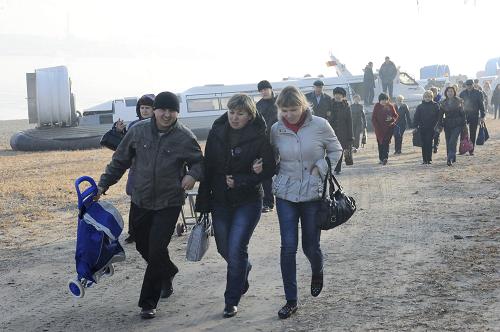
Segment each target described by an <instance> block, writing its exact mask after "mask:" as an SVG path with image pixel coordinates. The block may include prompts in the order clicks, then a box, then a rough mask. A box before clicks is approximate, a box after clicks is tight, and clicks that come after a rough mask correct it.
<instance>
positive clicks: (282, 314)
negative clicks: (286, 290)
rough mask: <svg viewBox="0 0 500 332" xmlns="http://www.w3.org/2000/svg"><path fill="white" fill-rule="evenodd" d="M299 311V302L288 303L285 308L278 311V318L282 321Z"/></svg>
mask: <svg viewBox="0 0 500 332" xmlns="http://www.w3.org/2000/svg"><path fill="white" fill-rule="evenodd" d="M296 311H297V301H286V304H285V305H284V306H283V308H281V309H280V311H278V317H279V318H281V319H287V318H288V317H290V316H291V315H292V314H294V313H295V312H296Z"/></svg>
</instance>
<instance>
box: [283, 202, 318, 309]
mask: <svg viewBox="0 0 500 332" xmlns="http://www.w3.org/2000/svg"><path fill="white" fill-rule="evenodd" d="M319 205H320V201H312V202H298V203H294V202H290V201H287V200H284V199H281V198H277V199H276V209H277V212H278V219H279V223H280V234H281V259H280V262H281V277H282V278H283V286H284V289H285V297H286V300H287V301H297V266H296V255H297V247H298V242H299V228H298V226H299V220H300V225H301V228H302V250H303V251H304V254H305V255H306V257H307V259H308V260H309V263H310V264H311V270H312V274H313V275H318V274H321V273H323V254H322V252H321V248H320V244H319V243H320V236H321V230H320V229H319V228H318V226H316V221H315V219H316V211H317V210H318V208H319Z"/></svg>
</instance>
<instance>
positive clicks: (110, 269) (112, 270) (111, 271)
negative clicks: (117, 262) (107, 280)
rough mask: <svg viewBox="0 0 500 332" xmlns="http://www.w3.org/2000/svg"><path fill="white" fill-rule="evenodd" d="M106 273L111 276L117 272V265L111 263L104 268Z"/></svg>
mask: <svg viewBox="0 0 500 332" xmlns="http://www.w3.org/2000/svg"><path fill="white" fill-rule="evenodd" d="M104 274H105V275H107V276H108V277H111V276H112V275H113V274H115V267H114V266H113V264H109V265H108V266H107V267H106V269H104Z"/></svg>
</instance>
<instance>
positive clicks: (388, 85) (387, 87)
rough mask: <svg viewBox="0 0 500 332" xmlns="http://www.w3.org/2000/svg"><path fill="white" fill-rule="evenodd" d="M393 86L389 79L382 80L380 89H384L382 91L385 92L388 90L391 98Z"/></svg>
mask: <svg viewBox="0 0 500 332" xmlns="http://www.w3.org/2000/svg"><path fill="white" fill-rule="evenodd" d="M393 86H394V81H390V82H384V81H382V89H383V90H384V93H387V92H389V97H391V99H393V98H392V89H393Z"/></svg>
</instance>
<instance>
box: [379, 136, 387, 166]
mask: <svg viewBox="0 0 500 332" xmlns="http://www.w3.org/2000/svg"><path fill="white" fill-rule="evenodd" d="M377 143H378V142H377ZM389 143H390V140H388V139H386V140H384V142H382V144H380V143H378V159H379V160H380V161H383V160H384V159H389Z"/></svg>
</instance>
